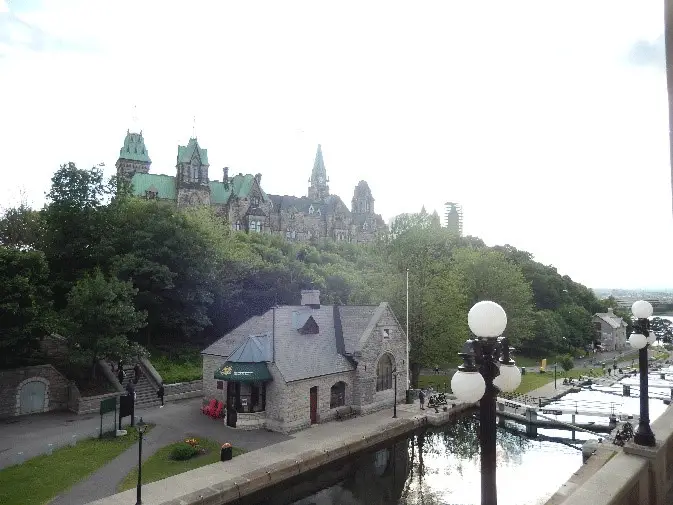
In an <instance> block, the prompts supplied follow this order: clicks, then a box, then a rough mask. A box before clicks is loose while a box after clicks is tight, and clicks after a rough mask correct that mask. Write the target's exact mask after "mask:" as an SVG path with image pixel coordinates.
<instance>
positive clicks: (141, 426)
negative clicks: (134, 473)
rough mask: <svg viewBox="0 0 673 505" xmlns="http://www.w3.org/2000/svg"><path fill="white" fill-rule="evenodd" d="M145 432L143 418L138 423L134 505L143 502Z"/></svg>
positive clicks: (139, 504) (145, 427) (145, 426)
mask: <svg viewBox="0 0 673 505" xmlns="http://www.w3.org/2000/svg"><path fill="white" fill-rule="evenodd" d="M146 430H147V424H145V421H143V418H142V417H141V418H140V421H138V487H137V488H136V505H142V503H143V500H142V498H141V495H140V493H141V489H142V466H143V435H144V434H145V431H146Z"/></svg>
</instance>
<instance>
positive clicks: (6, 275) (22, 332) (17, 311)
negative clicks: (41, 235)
mask: <svg viewBox="0 0 673 505" xmlns="http://www.w3.org/2000/svg"><path fill="white" fill-rule="evenodd" d="M48 277H49V268H48V266H47V262H46V260H45V258H44V255H43V254H42V253H41V252H39V251H18V250H14V249H8V248H6V247H2V246H0V368H8V367H11V366H20V365H23V364H28V363H32V362H33V360H34V359H35V358H37V356H38V353H39V344H40V339H41V338H42V337H44V336H45V335H46V334H47V333H49V331H50V330H51V329H52V324H53V322H54V320H53V314H52V311H51V303H50V292H49V287H48Z"/></svg>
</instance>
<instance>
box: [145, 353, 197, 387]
mask: <svg viewBox="0 0 673 505" xmlns="http://www.w3.org/2000/svg"><path fill="white" fill-rule="evenodd" d="M150 361H151V362H152V365H153V366H154V368H156V370H157V372H159V375H161V378H162V379H163V381H164V384H175V383H176V382H190V381H194V380H198V379H201V378H202V376H203V368H202V362H201V353H200V351H199V349H194V348H185V347H178V348H177V349H168V350H166V349H156V348H154V349H151V350H150Z"/></svg>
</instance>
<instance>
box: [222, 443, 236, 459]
mask: <svg viewBox="0 0 673 505" xmlns="http://www.w3.org/2000/svg"><path fill="white" fill-rule="evenodd" d="M233 456H234V454H233V450H232V447H231V444H222V448H221V449H220V461H229V460H230V459H231V458H232V457H233Z"/></svg>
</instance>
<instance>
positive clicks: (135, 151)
mask: <svg viewBox="0 0 673 505" xmlns="http://www.w3.org/2000/svg"><path fill="white" fill-rule="evenodd" d="M151 164H152V160H151V159H150V155H149V152H148V151H147V148H146V147H145V139H144V138H143V132H142V131H141V132H140V133H131V131H130V130H126V138H125V139H124V145H123V146H122V148H121V149H120V150H119V159H118V160H117V163H116V164H115V166H116V167H117V176H118V177H120V178H121V177H124V178H126V179H128V180H131V178H132V177H133V176H134V175H135V174H146V173H147V172H149V171H150V165H151Z"/></svg>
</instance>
